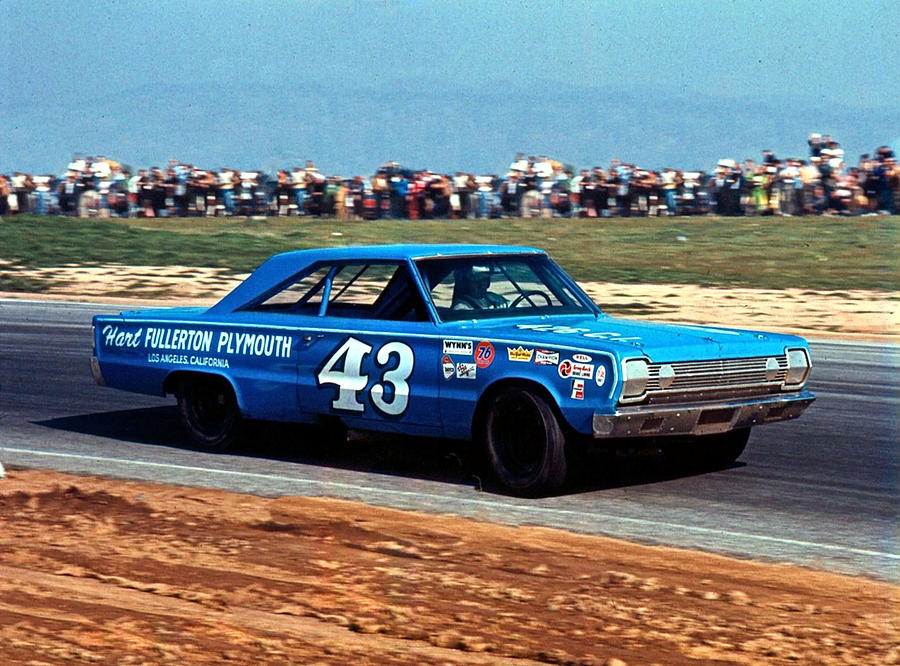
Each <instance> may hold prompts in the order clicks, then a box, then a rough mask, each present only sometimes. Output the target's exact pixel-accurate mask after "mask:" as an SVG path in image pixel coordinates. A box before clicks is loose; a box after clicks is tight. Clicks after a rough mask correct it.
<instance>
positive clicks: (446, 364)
mask: <svg viewBox="0 0 900 666" xmlns="http://www.w3.org/2000/svg"><path fill="white" fill-rule="evenodd" d="M441 367H442V368H443V369H444V379H450V378H451V377H452V376H453V375H454V373H455V372H456V367H455V366H454V365H453V359H452V358H450V357H449V356H444V358H442V359H441Z"/></svg>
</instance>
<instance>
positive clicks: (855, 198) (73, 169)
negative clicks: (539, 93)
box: [0, 134, 900, 219]
mask: <svg viewBox="0 0 900 666" xmlns="http://www.w3.org/2000/svg"><path fill="white" fill-rule="evenodd" d="M807 143H808V153H807V154H805V155H804V156H803V157H789V158H786V159H781V158H778V157H776V156H775V155H774V154H773V153H772V152H771V151H768V150H764V151H762V156H761V159H760V160H759V162H757V161H755V160H752V159H745V160H744V161H743V162H741V163H738V162H737V161H735V160H733V159H722V160H719V162H718V164H717V165H716V167H715V169H713V170H712V171H711V172H703V171H685V170H679V169H674V168H665V169H662V170H651V169H645V168H641V167H639V166H637V165H634V164H627V163H624V162H621V161H619V160H617V159H614V160H612V162H611V163H610V165H609V166H608V167H607V168H603V167H599V166H598V167H594V168H592V169H581V170H580V171H579V172H578V173H577V174H576V173H574V171H575V170H574V169H573V168H571V167H568V166H566V165H564V164H562V163H560V162H558V161H555V160H552V159H548V158H547V157H546V156H539V157H533V156H532V157H525V156H524V155H517V156H516V158H515V159H514V160H513V162H512V163H511V164H510V165H509V168H508V169H507V170H506V172H505V173H504V174H502V175H497V174H484V175H475V174H471V173H466V172H463V171H458V172H456V173H455V174H441V173H435V172H432V171H429V170H412V169H406V168H403V167H401V165H399V164H397V163H396V162H390V163H386V164H383V165H382V166H381V167H380V168H379V169H378V170H377V171H376V173H375V174H373V175H372V176H369V177H364V176H356V177H355V178H344V177H341V176H336V175H332V176H326V175H324V174H322V173H320V172H319V170H318V169H317V168H316V166H315V164H314V163H313V162H312V161H307V162H306V164H305V165H304V166H302V167H300V166H297V167H295V168H293V169H283V170H279V171H278V172H277V173H276V174H271V175H270V174H266V173H264V172H263V171H262V170H254V171H242V170H236V169H231V168H224V167H223V168H220V169H218V170H210V169H204V168H199V167H197V166H195V165H192V164H186V163H183V162H179V161H178V160H174V159H173V160H170V161H169V164H168V166H167V168H166V169H161V168H157V167H152V168H150V169H140V170H138V171H136V172H133V171H132V170H131V169H130V168H129V167H127V166H123V165H122V164H120V163H118V162H116V161H114V160H111V159H107V158H105V157H103V156H98V157H96V158H93V157H87V158H81V157H76V158H75V159H73V161H72V162H71V163H70V164H69V165H68V167H67V168H66V170H65V173H64V174H62V175H61V176H54V175H50V174H44V175H39V176H36V175H32V174H26V173H20V172H16V173H14V174H13V175H12V176H11V177H8V176H4V175H0V215H5V214H11V213H26V212H31V213H38V214H61V215H77V216H80V217H94V216H98V217H111V216H118V217H186V216H218V215H240V216H264V215H308V216H314V217H330V216H333V217H336V218H338V219H379V218H383V217H387V218H402V219H434V218H469V217H473V218H474V217H477V218H502V217H538V216H539V217H611V216H621V217H629V216H632V215H635V216H663V215H701V214H715V215H726V216H734V215H784V216H793V215H861V214H873V215H874V214H897V213H900V167H898V164H897V160H896V156H895V155H894V153H893V151H892V150H891V149H890V148H888V147H887V146H880V147H879V148H877V149H876V150H875V152H874V153H873V154H866V155H862V156H861V157H860V159H859V162H858V164H857V165H856V166H850V167H848V166H847V165H846V163H845V160H844V152H843V149H842V148H841V147H840V145H839V144H838V143H837V142H836V141H835V140H834V139H833V138H832V137H830V136H827V135H826V136H822V135H820V134H811V135H810V136H809V139H808V142H807ZM804 152H805V153H806V152H807V151H806V150H804Z"/></svg>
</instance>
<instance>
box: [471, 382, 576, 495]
mask: <svg viewBox="0 0 900 666" xmlns="http://www.w3.org/2000/svg"><path fill="white" fill-rule="evenodd" d="M483 427H484V430H483V436H484V445H485V448H486V453H487V459H488V463H489V465H490V467H491V470H492V471H493V473H494V475H495V476H496V477H497V479H498V480H499V481H500V483H501V484H503V486H505V487H506V488H507V489H508V490H509V491H511V492H513V493H515V494H517V495H523V496H535V495H541V494H545V493H548V492H551V491H554V490H557V489H559V488H560V487H561V486H562V485H563V484H564V483H565V480H566V438H565V435H564V434H563V431H562V428H561V427H560V424H559V420H558V419H557V417H556V414H555V413H554V411H553V409H552V408H551V407H550V405H548V404H547V402H546V401H545V400H544V399H543V398H542V397H541V396H539V395H537V394H535V393H534V392H532V391H529V390H528V389H525V388H520V387H511V388H507V389H504V390H502V391H500V392H499V393H498V394H497V395H495V396H493V398H492V399H491V401H490V403H489V405H488V407H487V412H486V414H485V418H484V426H483Z"/></svg>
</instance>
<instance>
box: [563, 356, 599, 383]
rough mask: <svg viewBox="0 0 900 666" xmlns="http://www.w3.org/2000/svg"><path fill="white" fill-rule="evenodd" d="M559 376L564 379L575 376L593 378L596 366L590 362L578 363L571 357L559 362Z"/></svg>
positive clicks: (577, 377)
mask: <svg viewBox="0 0 900 666" xmlns="http://www.w3.org/2000/svg"><path fill="white" fill-rule="evenodd" d="M558 372H559V376H560V377H562V378H563V379H568V378H569V377H574V378H576V379H593V377H594V366H593V365H592V364H590V363H576V362H575V361H573V360H571V359H568V358H567V359H566V360H565V361H563V362H562V363H560V364H559V370H558Z"/></svg>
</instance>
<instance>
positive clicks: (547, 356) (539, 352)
mask: <svg viewBox="0 0 900 666" xmlns="http://www.w3.org/2000/svg"><path fill="white" fill-rule="evenodd" d="M534 364H535V365H559V352H558V351H550V350H548V349H535V350H534Z"/></svg>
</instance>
